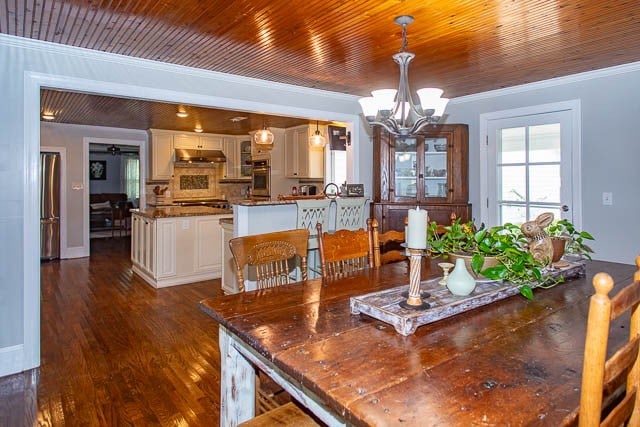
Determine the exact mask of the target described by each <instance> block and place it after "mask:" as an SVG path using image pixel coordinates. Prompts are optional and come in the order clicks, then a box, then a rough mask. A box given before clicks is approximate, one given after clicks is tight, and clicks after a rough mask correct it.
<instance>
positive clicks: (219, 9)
mask: <svg viewBox="0 0 640 427" xmlns="http://www.w3.org/2000/svg"><path fill="white" fill-rule="evenodd" d="M2 3H3V4H0V32H1V33H5V34H11V35H16V36H21V37H28V38H34V39H39V40H45V41H50V42H54V43H62V44H66V45H71V46H78V47H84V48H88V49H95V50H100V51H104V52H111V53H117V54H121V55H128V56H134V57H140V58H147V59H152V60H156V61H162V62H168V63H173V64H180V65H185V66H189V67H195V68H202V69H206V70H214V71H219V72H225V73H231V74H236V75H241V76H248V77H255V78H259V79H265V80H271V81H276V82H282V83H289V84H294V85H299V86H306V87H312V88H319V89H324V90H330V91H337V92H343V93H349V94H356V95H366V94H367V93H368V92H369V91H370V90H372V89H375V88H381V87H395V86H396V85H397V81H398V68H397V66H396V64H395V63H394V62H393V60H392V59H391V56H392V55H393V54H394V53H395V52H397V51H398V50H399V47H400V28H399V27H398V26H397V25H395V24H394V23H393V18H394V17H395V16H398V15H402V14H411V15H413V16H414V17H415V18H416V21H415V22H414V23H413V24H411V25H410V26H409V28H408V37H409V46H408V50H409V51H412V52H414V53H415V54H416V58H415V60H414V61H413V63H412V64H411V67H410V73H409V74H410V82H411V85H412V87H413V88H414V89H417V88H419V87H425V86H436V87H441V88H443V89H444V91H445V96H447V97H450V98H452V97H458V96H463V95H468V94H473V93H478V92H483V91H487V90H492V89H498V88H502V87H509V86H514V85H518V84H524V83H529V82H534V81H539V80H543V79H548V78H552V77H558V76H564V75H568V74H573V73H578V72H583V71H589V70H594V69H598V68H603V67H608V66H613V65H619V64H625V63H630V62H634V61H638V60H640V22H639V16H640V2H639V1H638V0H628V1H624V0H616V1H608V2H607V1H602V0H598V1H594V0H526V1H524V0H456V1H452V0H427V1H425V0H404V1H400V0H386V1H380V0H362V1H345V0H305V1H300V0H270V1H256V0H234V1H229V0H209V1H201V0H182V1H180V2H173V1H166V0H165V1H158V0H120V1H112V0H65V1H63V0H4V2H2Z"/></svg>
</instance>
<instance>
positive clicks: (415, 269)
mask: <svg viewBox="0 0 640 427" xmlns="http://www.w3.org/2000/svg"><path fill="white" fill-rule="evenodd" d="M407 250H408V251H409V293H408V294H407V299H406V301H400V307H402V308H406V309H409V310H426V309H428V308H430V307H431V306H430V305H429V303H428V302H424V301H423V300H422V298H426V297H428V296H429V294H428V293H421V292H420V277H421V272H420V269H421V266H422V254H423V252H424V250H423V249H413V248H407Z"/></svg>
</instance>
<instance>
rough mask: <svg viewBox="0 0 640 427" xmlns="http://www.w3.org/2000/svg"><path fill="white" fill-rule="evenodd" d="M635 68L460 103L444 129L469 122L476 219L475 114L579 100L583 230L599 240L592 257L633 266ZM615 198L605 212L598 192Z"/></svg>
mask: <svg viewBox="0 0 640 427" xmlns="http://www.w3.org/2000/svg"><path fill="white" fill-rule="evenodd" d="M638 93H640V63H635V64H629V65H626V66H621V67H614V68H611V69H606V70H599V71H598V72H594V73H586V74H580V75H575V76H570V77H566V78H560V79H554V80H549V81H546V82H539V83H537V84H533V85H527V86H522V87H518V88H509V89H506V90H500V91H495V92H488V93H484V94H477V95H473V96H469V97H466V98H458V99H456V100H454V101H453V102H452V103H451V104H450V105H449V107H447V113H448V115H449V116H448V117H447V121H448V122H449V123H468V124H469V185H470V189H469V193H470V201H471V203H472V204H473V215H474V217H475V218H480V208H481V204H480V200H479V197H480V176H479V173H480V172H479V164H480V162H482V161H484V159H480V158H479V144H480V143H481V139H480V129H479V116H480V114H482V113H489V112H493V111H500V110H506V109H511V108H519V107H526V106H532V105H540V104H547V103H551V102H559V101H568V100H573V99H579V100H580V103H581V111H582V129H581V136H582V161H581V164H580V165H579V167H580V168H581V170H582V207H581V208H582V229H583V230H587V231H589V232H590V233H591V234H593V235H594V237H595V238H596V240H595V242H594V243H593V244H592V245H591V246H592V247H593V249H594V250H595V252H596V253H595V255H594V259H599V260H605V261H614V262H621V263H626V264H631V263H633V261H634V258H635V256H637V255H639V254H640V227H638V226H637V225H635V223H634V221H635V213H637V212H638V209H639V208H640V198H639V197H638V183H640V168H639V167H638V159H640V138H639V137H638V134H639V131H638V118H639V117H640V97H638ZM605 191H610V192H612V193H613V205H612V206H603V204H602V193H603V192H605Z"/></svg>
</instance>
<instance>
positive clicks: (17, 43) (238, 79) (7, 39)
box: [0, 34, 360, 102]
mask: <svg viewBox="0 0 640 427" xmlns="http://www.w3.org/2000/svg"><path fill="white" fill-rule="evenodd" d="M3 45H4V46H8V47H18V48H22V49H29V50H34V51H38V52H47V53H51V54H56V55H67V56H74V57H77V58H88V59H91V60H96V61H104V62H111V63H114V64H118V65H122V66H132V67H140V68H146V69H148V70H154V71H161V72H169V73H175V74H179V75H180V76H185V75H187V76H191V77H197V78H203V79H209V80H216V81H219V82H223V83H236V84H242V85H247V86H254V87H259V88H262V89H273V90H279V91H286V92H292V93H296V94H301V95H307V96H309V95H311V96H322V97H327V98H332V99H336V100H341V101H351V102H356V101H357V100H358V99H359V98H360V97H359V96H356V95H349V94H346V93H340V92H332V91H327V90H322V89H314V88H308V87H304V86H296V85H291V84H286V83H278V82H272V81H269V80H261V79H256V78H254V77H244V76H239V75H237V74H228V73H221V72H218V71H209V70H204V69H200V68H193V67H185V66H183V65H177V64H170V63H167V62H159V61H153V60H150V59H143V58H135V57H132V56H126V55H120V54H115V53H107V52H101V51H97V50H92V49H87V48H83V47H75V46H67V45H63V44H58V43H52V42H46V41H41V40H33V39H27V38H24V37H18V36H11V35H7V34H0V46H3Z"/></svg>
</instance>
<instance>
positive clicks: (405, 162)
mask: <svg viewBox="0 0 640 427" xmlns="http://www.w3.org/2000/svg"><path fill="white" fill-rule="evenodd" d="M417 155H418V152H417V140H416V138H404V139H401V140H397V141H396V142H395V156H394V159H393V160H394V171H395V176H394V180H395V187H394V191H395V195H396V197H416V196H417V194H418V187H417V184H418V177H417V174H416V171H417V163H416V162H417V160H418V157H417Z"/></svg>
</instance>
